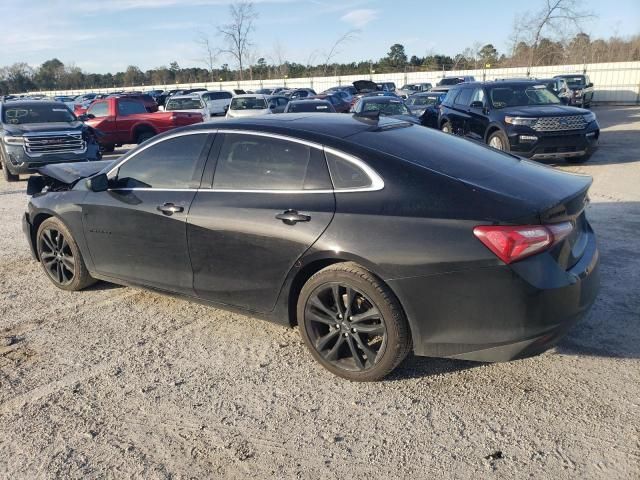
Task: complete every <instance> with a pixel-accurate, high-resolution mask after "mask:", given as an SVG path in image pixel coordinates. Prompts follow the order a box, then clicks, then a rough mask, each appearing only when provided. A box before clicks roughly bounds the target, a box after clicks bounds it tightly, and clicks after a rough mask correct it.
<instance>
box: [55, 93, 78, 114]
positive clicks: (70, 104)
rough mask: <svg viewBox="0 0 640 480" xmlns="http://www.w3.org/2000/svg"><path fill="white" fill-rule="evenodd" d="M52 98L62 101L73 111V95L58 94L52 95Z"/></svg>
mask: <svg viewBox="0 0 640 480" xmlns="http://www.w3.org/2000/svg"><path fill="white" fill-rule="evenodd" d="M53 99H54V100H55V101H56V102H60V103H64V104H65V105H66V106H67V108H68V109H69V110H71V111H73V109H74V108H75V105H76V101H75V97H69V96H66V95H59V96H57V97H53Z"/></svg>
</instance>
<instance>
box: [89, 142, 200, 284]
mask: <svg viewBox="0 0 640 480" xmlns="http://www.w3.org/2000/svg"><path fill="white" fill-rule="evenodd" d="M211 142H212V138H211V137H210V134H209V133H207V132H205V131H200V132H196V131H188V132H182V133H181V134H178V135H172V136H170V137H167V138H164V139H161V140H159V141H158V142H155V143H151V144H150V145H148V146H147V147H146V148H143V149H140V150H138V151H137V152H135V153H134V154H133V155H132V156H131V157H129V158H127V159H125V160H124V161H123V163H122V164H121V165H120V166H117V167H116V168H115V169H114V170H113V171H112V172H111V173H110V174H109V176H110V178H111V180H110V185H111V186H110V188H109V189H108V190H107V191H105V192H89V193H88V194H87V196H86V198H85V201H84V204H82V205H81V206H80V207H81V208H82V219H83V228H84V234H85V238H86V240H87V244H88V246H89V252H90V254H91V260H92V262H93V264H94V268H95V270H96V271H97V272H98V273H99V274H102V275H105V276H108V277H114V278H117V279H123V280H126V281H130V282H134V283H141V284H145V285H149V286H153V287H157V288H161V289H164V290H170V291H175V292H178V293H184V294H193V272H192V269H191V263H190V261H189V251H188V248H187V228H186V220H187V215H188V212H189V207H190V205H191V201H192V200H193V197H194V196H195V192H196V189H197V188H198V187H199V185H200V179H201V176H202V170H203V167H204V163H205V161H206V156H207V154H208V150H209V148H210V146H211Z"/></svg>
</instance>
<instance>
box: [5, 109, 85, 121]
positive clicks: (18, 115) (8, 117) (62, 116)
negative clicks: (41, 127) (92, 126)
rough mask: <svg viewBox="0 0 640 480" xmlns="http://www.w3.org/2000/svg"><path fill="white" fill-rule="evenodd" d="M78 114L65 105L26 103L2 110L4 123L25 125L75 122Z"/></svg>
mask: <svg viewBox="0 0 640 480" xmlns="http://www.w3.org/2000/svg"><path fill="white" fill-rule="evenodd" d="M75 120H76V116H75V115H74V114H73V113H71V111H70V110H69V109H68V108H67V107H66V106H65V105H64V104H58V105H47V104H43V105H24V106H18V105H15V106H10V107H5V108H4V109H3V111H2V121H3V123H11V124H13V125H24V124H27V123H56V122H74V121H75Z"/></svg>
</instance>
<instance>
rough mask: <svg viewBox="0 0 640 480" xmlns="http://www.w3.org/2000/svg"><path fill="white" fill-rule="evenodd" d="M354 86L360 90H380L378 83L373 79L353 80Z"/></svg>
mask: <svg viewBox="0 0 640 480" xmlns="http://www.w3.org/2000/svg"><path fill="white" fill-rule="evenodd" d="M353 86H354V87H355V89H356V90H357V91H358V92H375V91H376V90H378V85H376V84H375V83H374V82H372V81H371V80H356V81H355V82H353Z"/></svg>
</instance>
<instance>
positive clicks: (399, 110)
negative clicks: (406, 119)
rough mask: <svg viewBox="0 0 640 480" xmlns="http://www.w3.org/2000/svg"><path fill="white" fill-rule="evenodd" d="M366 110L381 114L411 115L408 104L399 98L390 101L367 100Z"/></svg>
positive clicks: (364, 109)
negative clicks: (398, 99)
mask: <svg viewBox="0 0 640 480" xmlns="http://www.w3.org/2000/svg"><path fill="white" fill-rule="evenodd" d="M362 110H363V111H364V112H376V111H378V112H380V115H411V112H410V111H409V109H408V108H407V106H406V105H405V104H404V103H402V102H399V101H397V100H391V101H389V102H365V104H364V106H363V109H362Z"/></svg>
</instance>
